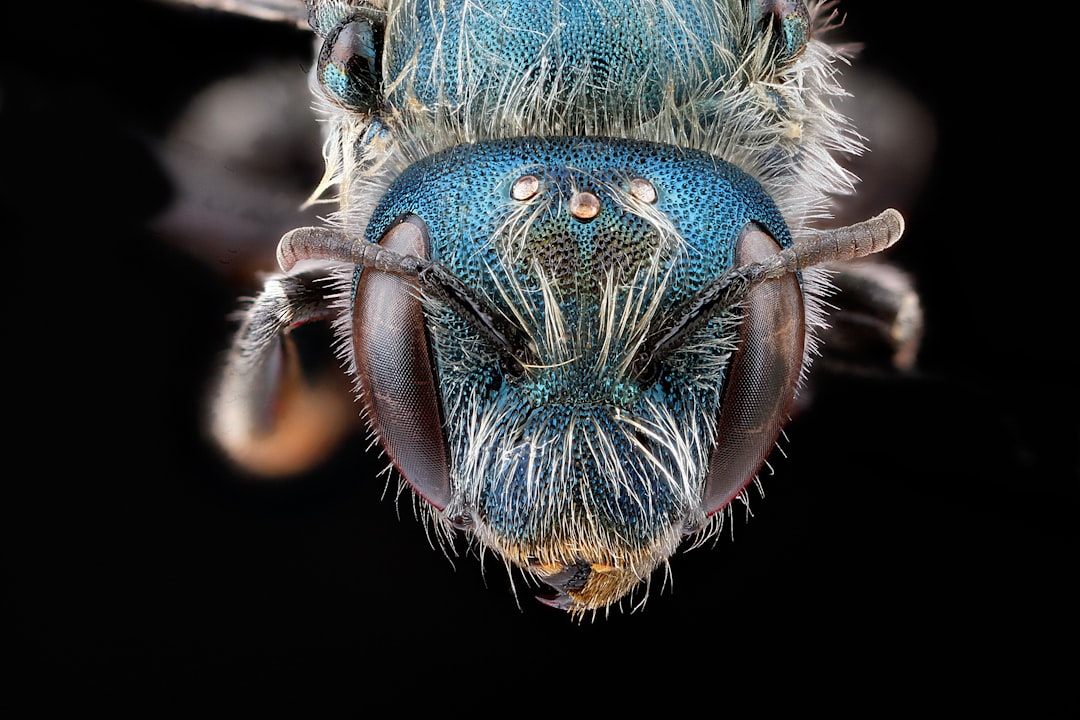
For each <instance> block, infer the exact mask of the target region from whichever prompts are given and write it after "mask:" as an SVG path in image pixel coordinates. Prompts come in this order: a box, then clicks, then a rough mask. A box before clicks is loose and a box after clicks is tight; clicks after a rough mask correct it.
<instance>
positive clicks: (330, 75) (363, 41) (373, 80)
mask: <svg viewBox="0 0 1080 720" xmlns="http://www.w3.org/2000/svg"><path fill="white" fill-rule="evenodd" d="M381 63H382V26H381V25H380V24H379V23H378V22H377V21H375V20H373V19H370V18H367V17H363V16H359V15H354V16H352V17H350V18H347V19H345V20H343V21H342V22H340V23H338V24H337V25H336V26H335V27H334V28H333V29H332V30H331V31H330V32H329V33H328V34H327V36H326V41H325V42H324V43H323V46H322V50H321V51H320V52H319V63H318V67H317V72H318V76H319V84H320V85H321V86H322V88H323V90H324V91H325V93H326V95H327V97H329V98H330V99H331V100H333V101H334V102H336V103H337V104H339V105H342V106H344V107H346V108H349V109H350V110H356V111H358V112H372V111H374V110H375V109H377V108H378V107H379V105H380V104H381V103H382V92H381V79H382V72H381Z"/></svg>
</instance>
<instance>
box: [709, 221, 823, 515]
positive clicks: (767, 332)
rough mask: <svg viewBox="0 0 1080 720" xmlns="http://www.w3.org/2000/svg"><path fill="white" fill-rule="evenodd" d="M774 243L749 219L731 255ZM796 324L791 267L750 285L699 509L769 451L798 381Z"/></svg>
mask: <svg viewBox="0 0 1080 720" xmlns="http://www.w3.org/2000/svg"><path fill="white" fill-rule="evenodd" d="M779 250H780V246H779V245H777V243H776V241H775V240H773V238H772V237H770V236H769V235H768V234H767V233H765V232H763V231H762V230H761V229H760V228H758V227H757V226H756V225H754V224H750V225H748V226H747V227H746V228H745V229H744V230H743V232H742V235H741V237H740V238H739V246H738V252H737V258H736V259H737V261H738V262H739V263H752V262H758V261H760V260H764V259H765V258H767V257H769V256H770V255H773V254H774V253H776V252H777V251H779ZM804 328H805V321H804V308H803V295H802V290H801V289H800V287H799V281H798V280H797V278H796V276H795V275H794V274H789V275H785V276H783V277H780V278H777V279H775V280H772V281H770V282H767V283H761V284H760V285H758V286H756V287H755V288H754V289H753V290H751V291H750V294H749V295H748V296H747V298H746V301H745V302H744V304H743V321H742V324H741V326H740V331H739V349H738V350H737V351H736V353H735V357H734V358H733V360H732V363H731V369H730V376H729V378H728V381H727V390H726V391H725V394H724V403H723V409H722V410H721V412H720V420H719V422H718V424H717V445H716V449H715V450H714V451H713V456H712V458H711V459H710V461H709V473H708V476H707V479H706V484H705V495H704V497H703V498H702V500H703V504H704V507H705V509H706V512H707V513H709V514H711V513H713V512H716V511H717V510H719V509H720V508H722V507H724V506H726V505H727V504H728V503H729V502H731V501H732V499H734V498H735V496H737V495H738V494H739V493H740V492H742V489H743V488H744V487H746V485H747V484H748V483H749V482H750V481H751V480H753V478H754V476H755V475H756V473H757V471H758V468H760V467H761V464H762V463H763V462H764V461H765V459H766V458H767V457H768V456H769V453H770V452H771V451H772V449H773V444H774V443H775V442H776V438H777V437H778V436H779V434H780V430H781V429H782V428H783V426H784V424H785V423H786V421H787V419H788V411H789V409H790V404H791V400H792V398H793V397H794V395H795V389H796V387H797V385H798V381H799V373H800V372H801V368H802V362H803V351H804V344H805V341H806V334H805V329H804Z"/></svg>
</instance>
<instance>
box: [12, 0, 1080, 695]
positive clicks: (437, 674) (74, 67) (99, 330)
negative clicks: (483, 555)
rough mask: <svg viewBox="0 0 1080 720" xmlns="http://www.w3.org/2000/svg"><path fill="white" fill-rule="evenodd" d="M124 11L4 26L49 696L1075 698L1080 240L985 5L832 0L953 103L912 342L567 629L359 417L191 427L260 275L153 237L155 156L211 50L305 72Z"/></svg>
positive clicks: (37, 15) (896, 66) (163, 195)
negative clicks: (229, 445) (283, 442)
mask: <svg viewBox="0 0 1080 720" xmlns="http://www.w3.org/2000/svg"><path fill="white" fill-rule="evenodd" d="M107 6H108V8H109V10H108V13H109V14H106V13H105V12H104V11H103V10H102V9H101V7H102V5H101V4H96V3H83V4H74V3H67V4H55V3H50V4H49V5H48V8H47V10H46V8H44V7H42V8H38V9H35V10H34V11H33V14H31V11H30V10H29V9H27V8H19V7H14V8H13V7H11V4H9V5H8V8H7V9H6V10H5V15H6V16H7V17H6V18H5V21H4V23H3V34H4V36H3V42H4V48H3V51H4V53H5V57H4V62H3V72H4V84H3V86H0V90H2V91H3V95H2V97H0V113H2V116H0V117H2V121H3V129H2V130H3V135H2V139H3V147H4V153H3V158H2V163H3V169H4V182H5V184H6V187H5V188H4V192H3V198H4V202H5V204H6V205H7V210H6V212H5V216H7V217H8V218H9V219H11V220H13V227H14V228H15V232H14V234H12V233H11V232H10V227H12V225H9V231H7V232H4V233H3V237H4V238H5V239H6V240H7V242H6V246H7V247H9V249H14V250H15V251H16V254H15V256H9V262H8V264H7V278H8V282H7V283H6V284H7V286H8V293H7V305H8V312H7V317H8V320H9V330H10V331H11V332H10V334H9V340H8V343H7V347H8V352H7V354H8V356H9V361H10V360H14V370H9V373H11V374H10V375H9V376H8V377H9V379H10V381H11V382H10V388H11V390H10V391H9V392H10V393H11V395H12V396H13V397H14V402H12V401H11V400H10V399H9V401H8V402H7V403H5V408H6V410H7V413H6V414H7V415H8V419H9V424H8V426H9V428H11V429H10V430H8V431H7V437H8V438H9V442H8V447H9V452H8V453H7V455H8V471H7V472H6V473H5V476H6V479H5V480H4V482H3V486H4V488H5V491H6V492H5V496H6V498H7V499H6V500H5V501H4V503H3V509H4V511H5V515H7V517H6V518H5V520H4V523H3V526H4V531H5V536H6V537H5V540H4V545H3V557H4V570H3V572H4V581H5V590H4V592H5V595H6V600H7V603H8V606H9V609H8V610H7V611H6V612H5V613H4V619H5V624H6V625H7V626H8V627H7V629H8V631H9V632H10V642H6V643H4V647H5V648H6V649H8V650H10V654H11V657H12V660H13V661H14V663H15V665H16V667H17V668H18V669H19V670H20V671H21V672H20V673H18V674H16V675H14V676H11V679H13V681H14V683H15V684H14V687H16V688H19V689H32V691H33V692H32V697H33V698H34V702H36V703H37V704H38V706H39V707H48V706H50V705H51V704H52V703H54V702H57V701H65V700H75V701H77V702H80V703H85V706H86V707H96V706H100V707H109V706H115V705H116V704H119V705H126V704H128V703H129V702H130V701H131V699H132V698H133V697H135V696H136V695H138V694H139V693H140V692H142V691H144V690H146V689H147V688H150V689H152V690H153V691H154V695H153V696H154V697H155V698H156V701H157V704H156V707H158V708H162V707H167V706H169V705H171V704H173V703H174V702H183V701H185V700H194V701H195V702H196V703H201V702H203V700H204V699H205V698H208V697H210V696H209V695H207V694H206V690H207V689H208V688H213V689H215V690H225V689H234V690H235V689H239V690H240V693H239V695H240V696H241V697H242V698H243V702H244V703H245V705H244V706H245V707H254V706H255V704H262V703H264V702H266V701H269V702H270V703H272V704H273V705H275V706H278V707H281V706H282V704H283V703H284V701H285V700H286V699H288V698H297V699H299V700H300V701H301V702H303V703H317V704H321V703H324V702H328V701H329V699H330V698H337V697H341V696H345V697H347V698H348V702H349V703H350V706H355V708H356V709H357V711H359V710H360V709H361V708H363V707H364V706H366V704H368V703H371V702H380V701H387V702H388V703H392V704H400V706H402V707H406V706H407V705H405V704H406V703H409V704H414V703H418V702H432V703H434V704H435V705H436V706H437V707H441V708H442V709H443V710H445V711H447V712H454V713H455V714H456V713H457V712H470V713H471V712H474V711H479V710H483V709H485V708H486V709H496V710H498V711H500V712H503V711H506V712H509V711H511V710H513V711H519V710H521V709H535V710H536V711H548V712H555V713H561V712H566V711H570V712H574V711H578V712H580V711H582V710H587V709H592V708H594V707H610V708H611V709H612V710H613V711H614V710H615V708H617V707H619V701H620V698H629V699H634V700H635V701H636V698H641V697H652V698H655V699H656V700H658V701H659V702H661V703H665V705H666V706H668V707H671V706H672V705H673V704H676V703H677V707H679V709H682V708H684V707H686V706H687V705H689V706H690V707H691V708H693V709H695V710H696V709H697V708H698V707H701V708H703V709H706V710H709V711H710V712H714V711H715V712H718V713H719V712H725V711H728V710H734V709H736V708H738V707H740V706H741V704H742V703H745V702H751V703H752V704H754V705H756V706H758V707H761V708H770V707H774V706H775V704H777V703H783V704H784V705H785V706H790V707H797V708H800V709H806V710H809V709H814V708H816V709H828V710H841V711H851V712H859V713H860V714H862V713H870V712H873V713H875V714H876V713H877V712H878V711H880V710H888V709H893V708H898V707H902V708H905V709H913V710H917V709H923V708H925V709H931V708H938V709H950V710H968V711H970V710H981V709H988V708H998V709H1000V708H1003V707H1006V706H1011V705H1012V704H1013V703H1015V705H1016V707H1018V708H1024V709H1026V712H1025V714H1037V711H1040V710H1054V711H1060V712H1063V713H1064V711H1065V710H1066V709H1067V708H1071V710H1072V711H1074V712H1075V710H1076V702H1075V698H1074V692H1075V678H1076V675H1075V669H1076V668H1075V648H1076V641H1077V634H1076V625H1075V623H1076V607H1077V593H1076V591H1075V589H1074V587H1073V586H1074V581H1075V576H1076V567H1077V566H1076V557H1077V532H1076V527H1077V521H1076V519H1075V518H1076V511H1077V506H1078V503H1077V494H1078V490H1077V487H1078V476H1080V472H1078V462H1077V458H1076V451H1077V445H1078V441H1080V424H1078V422H1077V420H1076V417H1075V400H1076V388H1077V385H1076V372H1077V369H1078V368H1077V364H1076V362H1075V360H1074V357H1073V355H1072V350H1071V348H1070V346H1069V345H1068V343H1067V341H1068V339H1069V336H1070V335H1072V334H1074V333H1075V329H1076V320H1075V317H1074V316H1073V315H1072V312H1071V311H1072V308H1071V306H1070V305H1068V304H1065V303H1066V302H1067V301H1071V300H1072V297H1071V295H1072V293H1071V292H1070V291H1067V290H1066V289H1065V286H1066V285H1067V284H1069V282H1070V276H1071V275H1072V274H1073V273H1075V267H1074V263H1072V262H1070V261H1071V260H1072V258H1073V256H1074V254H1069V253H1068V252H1067V250H1068V248H1069V243H1071V241H1072V238H1073V236H1074V235H1075V230H1074V229H1073V227H1072V226H1071V225H1068V224H1066V223H1065V222H1062V221H1061V220H1060V218H1061V217H1063V216H1064V217H1066V218H1068V217H1070V215H1071V214H1070V213H1068V212H1067V208H1068V207H1069V206H1068V205H1064V206H1063V205H1061V204H1060V202H1059V201H1058V200H1056V199H1055V198H1054V197H1053V196H1052V195H1053V194H1052V193H1051V192H1050V191H1049V189H1048V188H1051V187H1052V183H1051V181H1050V180H1049V179H1048V176H1047V174H1046V172H1045V171H1044V170H1042V169H1040V167H1039V165H1040V164H1041V161H1042V160H1044V159H1048V158H1047V157H1046V156H1047V154H1048V151H1047V148H1046V147H1045V140H1046V134H1045V128H1044V127H1042V126H1041V125H1040V123H1046V122H1049V121H1048V120H1046V119H1045V118H1044V115H1043V114H1041V111H1040V112H1036V111H1035V110H1034V109H1033V108H1034V106H1035V105H1037V104H1038V103H1040V102H1043V101H1045V100H1046V97H1047V96H1046V95H1045V94H1043V93H1042V92H1041V91H1038V90H1036V89H1035V88H1034V87H1032V86H1030V85H1024V84H1023V83H1020V84H1017V83H1016V82H1014V81H1006V80H1005V78H1006V77H1007V76H1008V74H1009V72H1010V70H1011V71H1012V72H1015V73H1019V76H1020V77H1023V78H1025V79H1030V78H1032V77H1034V76H1035V75H1036V74H1041V71H1040V70H1039V69H1036V68H1032V69H1024V68H1016V66H1015V65H1013V64H1010V63H1014V62H1015V60H1014V58H1015V57H1016V56H1017V55H1022V54H1024V53H1015V52H1006V51H1005V48H1004V44H1005V43H1006V41H1007V40H1008V38H1009V37H1010V33H1014V29H1013V28H1010V27H1007V26H1004V25H1002V22H1003V20H1002V18H996V19H994V18H990V17H987V16H986V14H978V13H975V12H974V11H968V12H961V11H959V10H957V11H948V12H946V11H944V10H934V9H931V8H932V7H933V6H931V5H928V4H925V3H902V2H895V3H884V2H870V1H861V2H860V1H859V0H849V1H848V2H845V3H843V4H842V9H844V10H845V11H846V12H847V22H846V24H845V26H844V28H843V32H844V33H846V34H848V35H850V37H852V38H856V39H858V40H860V41H863V42H864V43H865V45H866V47H865V49H864V51H863V53H862V54H861V56H860V57H859V59H858V60H857V65H859V66H865V67H868V68H874V69H876V70H879V71H881V72H883V73H885V74H886V76H887V77H891V78H892V79H893V80H895V81H896V82H898V83H899V84H900V85H901V86H903V87H905V88H907V89H908V90H909V91H910V92H911V93H912V94H913V95H914V96H915V97H916V98H918V100H919V102H920V103H921V104H922V105H923V107H925V108H926V109H927V110H928V111H929V112H930V113H931V114H932V116H933V118H934V120H935V124H936V128H937V144H936V151H935V155H934V163H933V168H932V171H931V173H930V175H929V176H928V177H927V178H926V180H925V183H924V184H923V185H922V186H921V190H920V191H919V192H918V193H916V194H915V195H913V196H911V197H907V198H904V202H906V203H907V205H906V206H905V207H902V208H901V209H902V210H904V212H905V214H906V215H907V218H908V227H909V230H908V234H907V236H906V237H905V239H904V240H903V241H902V243H901V244H900V245H899V246H898V247H897V248H896V249H895V251H894V252H893V254H892V257H893V259H894V260H895V261H896V262H897V263H899V264H900V265H901V266H903V267H905V268H907V269H908V270H909V271H910V272H911V273H912V274H913V275H914V276H915V277H916V282H917V285H918V287H919V289H920V291H921V293H922V295H923V299H924V303H925V309H926V314H927V333H926V338H925V344H924V348H923V352H922V355H921V358H920V363H919V368H918V370H917V371H916V372H914V373H912V374H910V375H908V376H904V377H891V378H889V377H863V378H853V377H827V378H823V379H822V381H821V385H820V387H819V388H818V390H817V394H816V398H815V404H814V405H813V406H812V407H811V408H810V409H809V410H807V411H806V412H805V413H804V414H803V415H801V416H800V417H799V418H798V419H797V420H796V421H795V423H794V424H793V425H792V426H791V427H790V428H789V430H788V437H789V438H790V441H789V442H788V444H787V445H786V449H787V457H786V458H784V457H780V458H776V459H775V460H774V462H773V465H774V466H775V469H776V474H775V476H773V477H767V478H766V479H765V492H766V496H765V498H764V499H763V500H758V501H757V502H755V503H754V512H755V516H754V517H753V518H752V519H751V520H750V521H749V522H746V521H745V520H744V518H743V515H742V513H739V514H738V515H737V522H736V523H735V532H734V536H735V540H734V542H732V541H731V540H730V539H729V538H728V537H724V538H721V540H720V541H719V542H718V543H716V544H715V545H714V546H708V547H704V548H701V549H697V550H694V551H692V552H689V553H686V554H683V555H680V556H679V557H678V558H676V560H675V561H674V562H673V567H672V575H673V580H674V583H673V587H669V588H665V589H664V590H662V591H661V590H660V589H659V584H660V583H659V582H657V583H655V584H654V589H653V593H652V597H651V598H650V600H649V602H648V604H647V605H646V606H645V608H644V609H643V610H641V611H639V612H636V613H633V614H628V613H618V612H616V613H612V614H611V615H610V616H609V617H607V618H603V617H600V618H597V619H595V620H591V621H586V622H584V623H581V624H578V623H575V622H572V621H570V620H569V619H568V618H567V617H565V616H563V615H562V614H561V613H559V612H557V611H554V610H551V609H548V608H545V607H543V606H541V605H540V604H538V603H536V602H534V601H533V600H532V598H531V597H530V595H531V592H530V590H529V589H528V588H525V587H523V586H521V587H519V589H520V591H521V592H520V596H519V597H518V600H517V602H515V599H514V596H513V594H512V592H511V591H510V586H509V582H508V580H507V576H506V573H505V572H504V571H503V570H502V568H501V567H498V566H497V564H496V563H493V562H488V568H487V572H486V574H482V573H481V569H480V564H479V563H478V562H477V561H476V559H475V558H472V557H463V558H458V559H457V560H455V562H454V563H453V564H452V563H451V562H449V561H448V560H447V559H446V558H444V557H443V555H442V554H441V553H440V552H438V551H437V550H434V549H432V548H431V547H429V543H428V540H427V537H426V534H425V531H424V527H423V526H422V524H421V523H420V522H418V521H416V520H415V519H414V518H413V515H412V510H411V506H410V505H409V503H407V502H402V503H399V504H398V506H395V503H394V502H393V501H392V500H391V499H389V498H387V497H385V496H384V487H385V481H384V478H382V477H378V478H376V477H375V472H376V471H377V470H378V469H380V468H381V467H382V464H381V461H380V460H378V459H377V458H375V457H374V454H365V452H364V449H363V447H362V445H363V444H362V443H360V442H357V443H354V444H353V446H351V447H348V448H346V449H344V450H343V451H342V452H341V453H340V454H339V455H338V456H336V457H335V459H334V460H333V461H332V462H331V463H330V464H328V465H327V466H325V467H323V468H321V469H320V470H318V471H317V472H314V473H312V474H310V475H309V476H305V477H304V478H302V479H300V480H298V481H296V482H293V483H290V484H278V485H270V486H266V485H258V484H253V483H250V482H248V481H246V480H245V479H244V478H242V477H239V476H237V475H236V474H235V473H233V472H231V471H230V470H229V468H228V467H227V466H226V465H225V464H224V463H222V461H221V460H220V458H219V457H218V456H217V455H216V454H215V453H214V452H213V451H212V450H211V448H210V446H209V445H208V444H207V443H206V442H205V441H204V439H203V437H202V435H201V432H200V429H199V428H200V426H201V423H200V417H201V415H200V413H201V406H200V403H201V401H202V398H203V396H204V394H205V382H206V380H207V378H208V377H209V376H210V373H211V370H212V368H213V367H214V365H215V363H216V362H217V360H218V356H219V353H220V352H221V351H222V349H223V348H224V347H225V346H226V344H227V338H228V332H229V330H230V325H229V324H228V322H227V321H226V316H227V315H228V313H230V312H231V311H232V310H233V308H234V307H235V298H236V297H237V296H238V295H239V294H243V293H245V292H250V291H251V290H252V289H254V287H255V286H254V284H253V282H254V281H253V280H252V284H251V285H250V286H248V287H238V286H237V284H236V283H235V282H227V281H226V279H225V274H224V273H223V272H222V268H221V267H215V266H214V265H213V263H208V262H205V261H204V260H202V259H200V258H197V257H195V256H193V255H192V254H191V253H189V252H186V251H185V250H184V249H183V248H180V247H178V246H177V245H176V243H173V242H169V241H168V239H167V238H166V237H164V235H163V234H162V232H161V231H160V230H158V229H157V226H155V224H154V219H155V218H156V217H158V216H159V215H160V214H161V213H162V212H164V211H165V209H167V208H168V207H169V204H170V203H171V202H174V201H175V188H174V186H173V185H171V183H170V179H169V177H168V175H167V174H166V173H165V172H164V169H163V167H162V165H161V164H160V163H159V162H158V160H157V156H156V155H155V153H156V148H158V147H159V140H160V138H161V137H162V136H163V134H164V133H165V132H166V130H167V129H168V127H169V123H170V121H171V120H172V119H173V118H175V117H176V116H177V115H178V113H179V112H180V110H181V109H182V107H183V106H184V104H185V103H186V102H187V100H188V99H189V98H191V97H192V96H193V95H194V94H195V93H196V92H197V91H198V90H199V89H200V87H202V86H204V85H205V84H206V83H208V82H209V81H210V80H211V79H213V78H215V77H217V76H220V75H224V74H228V73H231V72H236V71H240V70H244V69H245V68H248V67H251V66H253V64H255V63H256V62H258V61H259V60H260V59H261V58H264V57H267V56H276V57H284V58H286V59H290V61H291V59H292V58H295V64H296V73H297V76H298V81H299V82H303V77H302V74H303V72H304V70H305V69H306V68H307V67H308V53H309V41H308V37H307V36H306V35H305V34H304V33H301V32H297V31H293V30H290V29H288V28H284V27H278V26H274V25H270V24H267V23H263V22H258V21H252V20H246V19H241V18H235V17H231V16H224V15H220V14H214V13H186V12H181V11H178V10H176V9H173V8H169V7H162V6H157V5H152V4H143V3H135V2H117V3H109V4H107ZM942 7H944V6H942ZM1015 32H1016V33H1017V34H1018V33H1019V30H1018V29H1017V30H1015ZM1042 110H1046V107H1045V106H1043V107H1042ZM317 149H318V148H313V150H315V151H317ZM1062 208H1065V209H1066V212H1065V213H1063V212H1062ZM12 240H14V242H12ZM275 240H276V238H273V237H268V238H267V239H266V242H267V243H269V244H270V245H272V244H273V243H274V242H275ZM1063 250H1065V251H1066V252H1063ZM223 262H224V261H223ZM13 281H14V282H13ZM9 367H10V364H9ZM657 580H658V581H659V580H660V578H657ZM519 585H520V584H519ZM1070 664H1071V665H1072V667H1071V670H1070ZM79 679H83V680H88V681H89V682H86V683H79V682H78V680H79ZM38 681H40V682H38ZM76 688H78V690H76ZM88 689H93V691H94V694H93V695H92V696H89V695H85V694H83V693H84V692H86V691H87V690H88ZM504 693H508V694H507V695H506V697H509V698H516V700H513V701H512V702H511V701H507V700H503V699H500V698H503V697H504ZM90 697H93V698H94V700H93V702H90V701H89V698H90ZM508 702H511V704H506V703H508ZM99 703H106V704H105V705H99ZM248 703H250V705H248ZM314 714H315V715H316V716H322V715H321V713H318V712H316V713H314Z"/></svg>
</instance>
